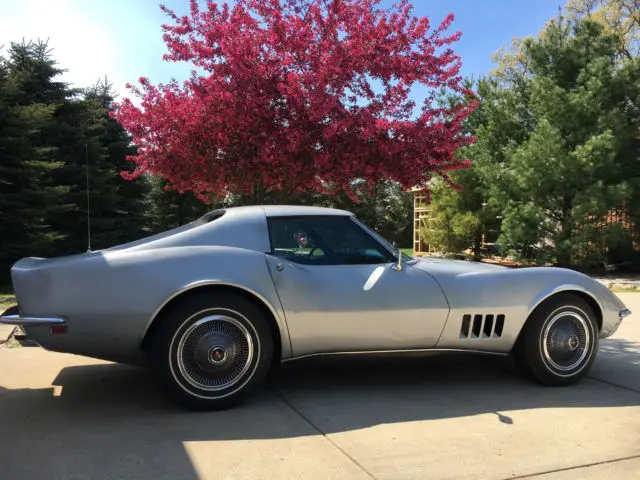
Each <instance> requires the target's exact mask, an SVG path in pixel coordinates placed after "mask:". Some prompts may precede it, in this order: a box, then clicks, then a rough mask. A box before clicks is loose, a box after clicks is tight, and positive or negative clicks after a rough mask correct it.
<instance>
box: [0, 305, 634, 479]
mask: <svg viewBox="0 0 640 480" xmlns="http://www.w3.org/2000/svg"><path fill="white" fill-rule="evenodd" d="M620 296H621V298H623V300H624V301H625V302H626V303H627V305H628V306H629V308H631V309H632V310H633V311H634V312H636V313H634V314H633V315H632V316H631V317H629V318H627V319H626V320H625V321H624V323H623V325H622V326H621V328H620V330H619V332H618V334H617V335H616V336H615V338H612V339H608V340H605V341H603V342H602V344H601V349H600V356H599V358H598V360H597V363H596V364H595V365H594V368H593V370H592V372H591V374H590V376H589V378H587V379H586V380H585V381H584V382H582V383H581V384H580V385H577V386H574V387H569V388H544V387H539V386H536V385H533V384H531V383H529V382H528V381H526V380H525V379H523V378H521V377H520V376H519V375H518V373H517V372H516V370H515V369H514V367H513V365H512V363H511V361H510V360H509V359H505V358H500V357H486V356H471V355H452V354H431V355H416V356H410V357H407V356H404V357H401V358H398V357H395V358H391V357H379V358H371V359H362V358H349V359H342V360H340V361H338V360H336V359H332V360H328V359H324V360H312V361H304V362H302V361H301V362H298V363H292V364H289V365H287V366H285V367H284V368H283V369H282V371H281V372H279V374H278V375H277V376H276V377H275V378H274V380H273V382H272V383H271V385H270V386H269V388H267V389H266V390H265V391H264V392H263V393H262V394H261V395H259V396H258V397H257V398H256V399H255V400H253V401H251V402H250V403H247V404H245V405H244V406H242V407H240V408H236V409H233V410H228V411H225V412H211V413H187V412H183V411H181V410H179V409H177V408H176V407H174V405H173V404H172V403H170V402H169V401H167V399H166V398H165V397H164V395H163V394H162V392H160V391H159V390H158V389H157V388H156V386H155V385H154V383H153V382H152V381H151V379H150V377H149V375H148V374H147V373H146V372H145V371H144V370H140V369H136V368H130V367H126V366H121V365H115V364H110V363H106V362H100V361H96V360H92V359H88V358H84V357H78V356H72V355H61V354H56V353H51V352H46V351H43V350H41V349H40V348H13V349H10V348H3V349H0V432H1V435H0V478H2V479H3V480H9V479H40V478H42V479H129V478H132V479H133V478H135V479H147V478H148V479H154V480H161V479H175V480H177V479H189V480H191V479H261V478H265V479H329V480H338V479H342V478H345V479H346V478H348V479H370V478H376V479H389V480H391V479H394V480H395V479H404V478H407V479H409V478H411V479H413V478H423V479H433V480H435V479H452V480H453V479H456V480H462V479H483V480H489V479H496V480H499V479H514V478H536V479H539V480H565V479H574V478H575V479H587V480H588V479H603V478H611V479H634V478H639V479H640V293H629V294H620Z"/></svg>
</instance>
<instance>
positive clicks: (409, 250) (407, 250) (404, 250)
mask: <svg viewBox="0 0 640 480" xmlns="http://www.w3.org/2000/svg"><path fill="white" fill-rule="evenodd" d="M400 251H401V252H402V253H404V254H405V255H409V256H410V257H413V248H401V249H400Z"/></svg>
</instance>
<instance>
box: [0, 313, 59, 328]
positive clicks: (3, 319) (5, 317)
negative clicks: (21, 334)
mask: <svg viewBox="0 0 640 480" xmlns="http://www.w3.org/2000/svg"><path fill="white" fill-rule="evenodd" d="M64 323H65V320H64V318H61V317H29V316H22V315H19V314H17V313H14V312H13V311H11V309H9V310H7V311H6V312H5V313H3V314H2V315H0V324H2V325H20V326H26V327H28V326H32V325H61V324H64Z"/></svg>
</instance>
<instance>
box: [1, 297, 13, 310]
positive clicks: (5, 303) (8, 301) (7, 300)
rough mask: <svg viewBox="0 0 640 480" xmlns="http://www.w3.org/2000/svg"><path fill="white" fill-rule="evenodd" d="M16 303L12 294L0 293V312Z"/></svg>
mask: <svg viewBox="0 0 640 480" xmlns="http://www.w3.org/2000/svg"><path fill="white" fill-rule="evenodd" d="M15 304H16V297H14V296H13V295H0V313H2V312H4V311H5V310H6V309H7V308H9V307H12V306H14V305H15Z"/></svg>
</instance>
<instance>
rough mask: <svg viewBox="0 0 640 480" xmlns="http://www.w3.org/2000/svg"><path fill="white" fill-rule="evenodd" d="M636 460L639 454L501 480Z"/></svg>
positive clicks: (532, 476)
mask: <svg viewBox="0 0 640 480" xmlns="http://www.w3.org/2000/svg"><path fill="white" fill-rule="evenodd" d="M634 458H640V454H638V455H630V456H628V457H621V458H614V459H612V460H603V461H602V462H594V463H587V464H585V465H577V466H575V467H565V468H558V469H556V470H547V471H545V472H539V473H528V474H526V475H519V476H517V477H503V478H501V479H499V480H522V479H526V478H534V477H538V476H540V475H549V474H550V473H558V472H566V471H569V470H577V469H578V468H589V467H597V466H598V465H606V464H608V463H616V462H624V461H625V460H633V459H634Z"/></svg>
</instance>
